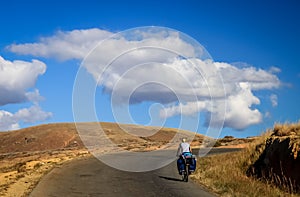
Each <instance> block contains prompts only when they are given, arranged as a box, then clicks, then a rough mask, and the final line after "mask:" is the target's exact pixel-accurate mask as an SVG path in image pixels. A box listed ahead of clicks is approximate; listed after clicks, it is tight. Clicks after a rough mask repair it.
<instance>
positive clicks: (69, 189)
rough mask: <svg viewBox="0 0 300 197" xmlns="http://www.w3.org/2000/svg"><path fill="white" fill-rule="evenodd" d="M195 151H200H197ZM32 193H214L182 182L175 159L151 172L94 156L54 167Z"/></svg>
mask: <svg viewBox="0 0 300 197" xmlns="http://www.w3.org/2000/svg"><path fill="white" fill-rule="evenodd" d="M197 151H199V150H197ZM229 151H232V149H230V150H228V149H222V150H221V149H213V150H212V151H211V152H210V153H209V154H217V153H221V152H229ZM234 151H236V150H234ZM204 152H205V151H204ZM194 154H195V153H194ZM196 154H197V155H199V154H201V153H198V152H197V153H196ZM30 196H32V197H41V196H43V197H55V196H57V197H61V196H70V197H79V196H80V197H81V196H86V197H93V196H105V197H115V196H118V197H120V196H184V197H188V196H203V197H206V196H207V197H208V196H213V195H212V194H210V193H209V192H208V191H207V190H206V189H205V188H203V187H201V186H199V185H197V184H196V183H194V182H192V181H190V182H188V183H186V182H182V181H181V176H180V175H178V173H177V170H176V163H175V162H172V163H171V164H169V165H167V166H165V167H163V168H160V169H158V170H153V171H149V172H127V171H120V170H116V169H115V168H112V167H109V166H107V165H105V164H104V163H102V162H100V161H99V160H97V159H96V158H94V157H91V158H84V159H81V160H77V161H73V162H69V163H66V164H65V165H63V166H61V167H59V168H55V169H54V170H52V171H51V172H50V173H49V174H47V175H46V176H45V177H44V178H43V179H42V180H41V181H40V183H39V184H38V185H37V187H36V188H35V189H34V190H33V192H32V193H31V195H30Z"/></svg>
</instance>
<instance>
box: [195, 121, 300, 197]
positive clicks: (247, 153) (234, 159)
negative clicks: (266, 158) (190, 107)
mask: <svg viewBox="0 0 300 197" xmlns="http://www.w3.org/2000/svg"><path fill="white" fill-rule="evenodd" d="M299 131H300V123H296V124H290V125H288V124H283V125H280V124H275V125H274V129H273V130H268V131H267V132H266V133H265V134H263V135H262V136H261V137H259V138H257V139H256V140H255V141H254V142H253V143H251V144H249V146H248V147H247V148H246V149H245V150H243V151H241V152H237V153H229V154H223V155H215V156H210V157H204V158H199V159H198V163H197V170H196V172H195V174H194V175H192V178H193V179H194V180H196V181H197V182H199V183H200V184H202V185H205V186H207V187H208V188H210V189H211V190H212V191H213V192H215V193H216V194H218V195H220V196H300V194H291V193H288V192H287V191H288V189H286V190H285V189H284V188H283V189H282V188H281V189H279V188H278V187H276V186H275V185H274V184H272V182H266V181H260V180H258V179H255V178H253V177H248V176H247V175H246V171H247V169H248V168H249V166H250V165H252V164H253V163H254V162H255V161H256V160H257V159H258V158H259V156H260V155H261V153H262V152H263V151H264V148H265V144H266V140H267V139H268V138H269V137H271V136H274V135H276V136H283V135H298V136H300V134H299ZM298 139H299V138H298Z"/></svg>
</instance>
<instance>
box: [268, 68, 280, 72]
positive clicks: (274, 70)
mask: <svg viewBox="0 0 300 197" xmlns="http://www.w3.org/2000/svg"><path fill="white" fill-rule="evenodd" d="M269 72H270V73H280V72H281V69H280V68H278V67H276V66H271V68H270V69H269Z"/></svg>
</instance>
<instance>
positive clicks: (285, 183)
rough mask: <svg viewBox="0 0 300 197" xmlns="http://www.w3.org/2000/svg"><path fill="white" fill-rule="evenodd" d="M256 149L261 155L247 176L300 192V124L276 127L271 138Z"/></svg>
mask: <svg viewBox="0 0 300 197" xmlns="http://www.w3.org/2000/svg"><path fill="white" fill-rule="evenodd" d="M256 148H257V150H256V151H260V152H261V154H260V156H259V157H258V159H257V160H256V161H255V162H254V163H253V165H251V166H250V168H249V169H248V171H247V174H248V175H252V176H255V177H257V178H260V179H264V180H268V181H271V182H273V183H275V184H276V185H278V186H280V187H283V188H284V189H287V190H289V191H290V192H300V123H298V124H290V125H287V124H285V125H275V127H274V129H273V131H272V134H271V136H270V137H268V138H267V139H266V140H265V143H264V144H260V145H258V146H257V147H256Z"/></svg>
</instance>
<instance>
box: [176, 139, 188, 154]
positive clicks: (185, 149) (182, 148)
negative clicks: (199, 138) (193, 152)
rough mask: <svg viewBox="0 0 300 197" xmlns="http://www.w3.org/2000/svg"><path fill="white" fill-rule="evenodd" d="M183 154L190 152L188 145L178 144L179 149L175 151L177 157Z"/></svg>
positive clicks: (185, 143)
mask: <svg viewBox="0 0 300 197" xmlns="http://www.w3.org/2000/svg"><path fill="white" fill-rule="evenodd" d="M184 152H190V144H189V143H187V142H182V143H180V144H179V147H178V150H177V157H179V156H180V155H181V154H182V153H184Z"/></svg>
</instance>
